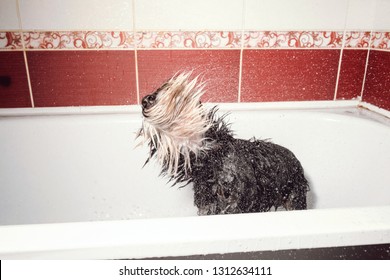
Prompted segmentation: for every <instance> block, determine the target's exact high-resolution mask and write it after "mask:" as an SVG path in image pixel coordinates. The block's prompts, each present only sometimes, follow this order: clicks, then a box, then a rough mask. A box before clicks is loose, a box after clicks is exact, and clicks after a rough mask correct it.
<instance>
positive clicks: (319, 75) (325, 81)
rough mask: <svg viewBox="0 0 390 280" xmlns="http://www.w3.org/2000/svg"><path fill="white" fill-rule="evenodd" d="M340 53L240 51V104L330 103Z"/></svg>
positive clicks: (332, 51)
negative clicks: (279, 102)
mask: <svg viewBox="0 0 390 280" xmlns="http://www.w3.org/2000/svg"><path fill="white" fill-rule="evenodd" d="M339 56H340V50H244V53H243V66H242V67H243V68H242V90H241V96H242V98H241V101H243V102H262V101H301V100H333V97H334V91H335V85H336V77H337V68H338V62H339Z"/></svg>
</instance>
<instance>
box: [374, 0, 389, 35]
mask: <svg viewBox="0 0 390 280" xmlns="http://www.w3.org/2000/svg"><path fill="white" fill-rule="evenodd" d="M376 2H377V3H376V12H375V23H374V28H375V30H378V31H390V0H377V1H376Z"/></svg>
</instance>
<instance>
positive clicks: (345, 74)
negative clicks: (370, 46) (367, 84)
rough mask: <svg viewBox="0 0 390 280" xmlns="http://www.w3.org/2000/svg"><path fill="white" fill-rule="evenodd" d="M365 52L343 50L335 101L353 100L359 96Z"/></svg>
mask: <svg viewBox="0 0 390 280" xmlns="http://www.w3.org/2000/svg"><path fill="white" fill-rule="evenodd" d="M367 53H368V51H367V50H344V51H343V57H342V62H341V69H340V77H339V85H338V89H337V99H353V98H357V97H358V96H360V95H361V91H362V85H363V80H364V71H365V65H366V58H367Z"/></svg>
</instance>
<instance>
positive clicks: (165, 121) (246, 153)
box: [137, 73, 309, 215]
mask: <svg viewBox="0 0 390 280" xmlns="http://www.w3.org/2000/svg"><path fill="white" fill-rule="evenodd" d="M203 93H204V84H203V83H198V82H197V78H194V79H190V73H181V74H178V75H175V76H174V77H173V78H171V79H170V80H169V81H168V82H166V83H164V84H163V85H162V86H161V87H160V88H159V89H157V90H156V91H155V92H154V93H152V94H150V95H146V96H145V97H144V98H143V99H142V114H143V117H144V119H143V125H142V128H141V129H140V131H139V133H138V136H137V137H143V140H144V142H145V141H146V142H148V145H149V147H150V155H149V158H148V159H147V161H146V163H148V162H149V160H150V159H151V158H152V157H155V158H156V159H157V161H158V162H159V163H160V164H161V166H162V172H161V173H162V175H166V176H168V177H170V179H171V180H173V182H174V184H176V183H181V184H185V185H186V184H188V183H193V189H194V201H195V205H196V206H197V207H198V214H199V215H212V214H231V213H250V212H266V211H269V210H270V209H271V208H272V207H274V208H275V210H277V208H278V207H280V206H282V207H284V208H285V209H286V210H302V209H306V193H307V191H308V190H309V186H308V182H307V180H306V179H305V176H304V172H303V168H302V166H301V164H300V162H299V161H298V159H297V158H296V157H295V156H294V154H293V153H292V152H291V151H289V150H288V149H286V148H284V147H282V146H279V145H276V144H273V143H271V142H269V141H263V140H256V139H254V138H253V139H251V140H242V139H236V138H234V137H233V132H232V131H231V130H230V127H229V124H227V123H226V121H225V120H224V116H222V117H218V116H217V115H216V112H217V108H216V107H214V108H212V109H206V108H205V107H204V106H203V105H202V104H201V102H200V98H201V96H202V95H203ZM146 163H145V164H146Z"/></svg>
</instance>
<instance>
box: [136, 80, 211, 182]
mask: <svg viewBox="0 0 390 280" xmlns="http://www.w3.org/2000/svg"><path fill="white" fill-rule="evenodd" d="M190 75H191V73H181V74H177V75H175V76H174V77H173V78H171V79H170V80H169V81H168V82H166V83H165V84H163V85H162V86H161V87H160V88H159V89H158V90H157V91H156V92H155V93H154V95H155V96H154V97H153V98H155V99H154V100H153V102H154V103H153V105H151V106H144V107H143V115H144V120H143V125H142V129H141V130H140V132H139V136H143V139H144V142H145V141H148V142H149V144H150V148H151V151H154V152H151V155H153V154H155V155H156V158H157V161H158V162H159V163H160V164H161V165H162V166H164V167H165V169H166V172H167V174H168V175H169V176H175V175H177V172H178V169H179V167H180V168H181V169H183V171H184V172H185V174H187V173H188V171H190V170H191V162H190V156H191V153H193V154H194V155H195V156H198V155H199V153H201V152H204V151H205V150H207V149H209V148H210V147H208V146H207V145H205V141H204V140H205V139H204V135H205V133H206V131H207V130H208V129H209V128H210V126H211V121H210V120H209V116H208V115H209V114H208V112H209V111H208V110H206V109H205V108H204V107H203V106H202V104H201V103H200V98H201V96H202V95H203V94H204V84H203V83H198V77H196V78H194V79H192V80H191V79H190ZM180 161H181V162H180ZM181 165H182V166H181Z"/></svg>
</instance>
